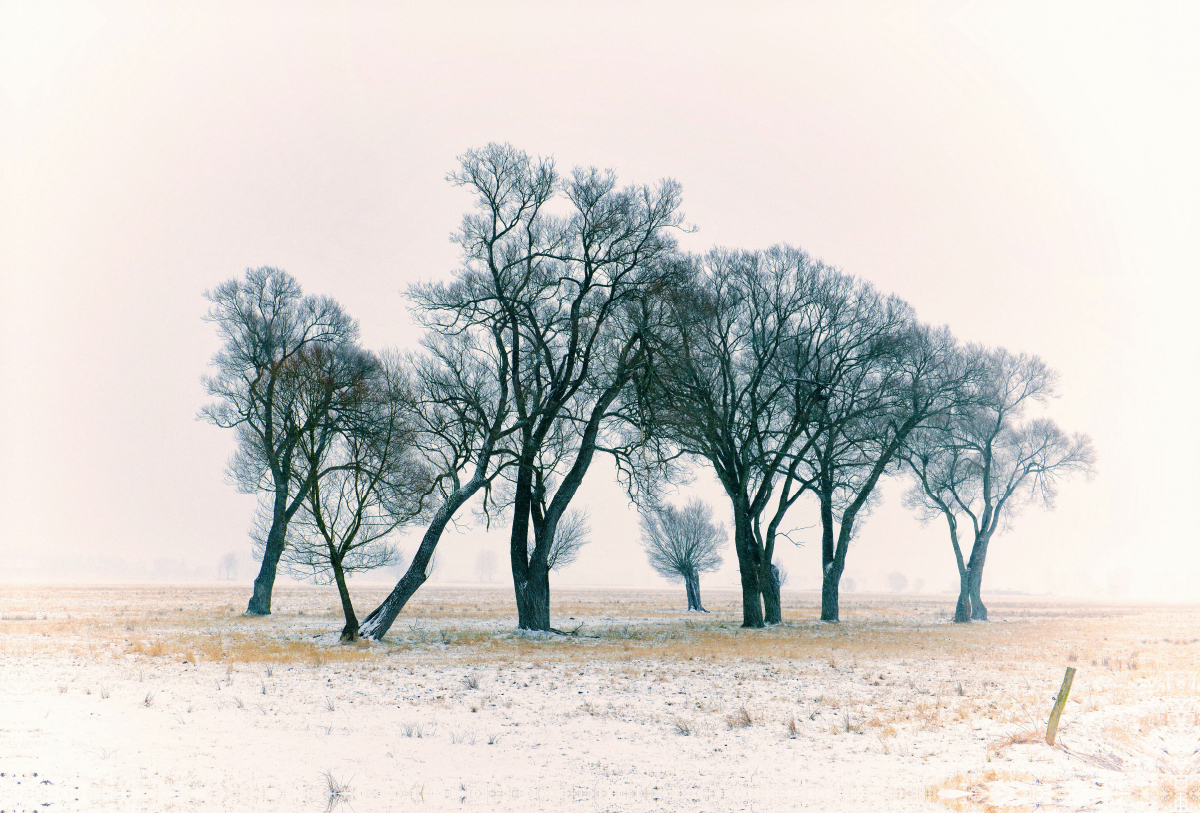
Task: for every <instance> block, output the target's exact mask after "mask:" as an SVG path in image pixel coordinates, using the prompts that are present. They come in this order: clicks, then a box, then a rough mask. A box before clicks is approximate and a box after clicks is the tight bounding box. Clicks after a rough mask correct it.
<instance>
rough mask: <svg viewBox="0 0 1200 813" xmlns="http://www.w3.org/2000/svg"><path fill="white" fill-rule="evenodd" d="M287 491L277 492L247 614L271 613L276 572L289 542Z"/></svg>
mask: <svg viewBox="0 0 1200 813" xmlns="http://www.w3.org/2000/svg"><path fill="white" fill-rule="evenodd" d="M286 506H287V492H283V493H282V494H280V493H278V492H276V495H275V506H274V509H273V510H272V512H271V530H270V531H269V532H268V533H267V541H266V544H265V545H264V546H263V560H262V566H261V567H260V568H259V569H258V577H257V578H255V579H254V592H253V593H252V594H251V595H250V603H249V604H248V605H247V606H246V615H270V614H271V593H272V591H273V590H274V589H275V573H276V572H277V571H278V569H279V558H280V557H281V556H283V548H284V545H285V544H286V542H287V526H288V515H287V510H286Z"/></svg>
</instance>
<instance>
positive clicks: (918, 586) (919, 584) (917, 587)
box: [913, 579, 925, 593]
mask: <svg viewBox="0 0 1200 813" xmlns="http://www.w3.org/2000/svg"><path fill="white" fill-rule="evenodd" d="M924 589H925V580H924V579H913V592H914V593H920V592H921V591H922V590H924Z"/></svg>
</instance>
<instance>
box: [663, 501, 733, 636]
mask: <svg viewBox="0 0 1200 813" xmlns="http://www.w3.org/2000/svg"><path fill="white" fill-rule="evenodd" d="M641 525H642V545H643V546H644V547H645V549H646V556H647V558H648V559H649V560H650V566H651V567H652V568H654V570H655V571H656V572H657V573H658V574H659V575H660V576H663V577H664V578H667V579H672V580H674V579H682V580H683V584H684V587H685V588H686V590H687V602H688V610H689V611H692V610H695V611H697V612H702V613H703V612H708V611H707V610H705V609H704V606H703V605H702V604H701V603H700V574H701V573H707V572H709V571H712V570H716V569H717V568H719V567H720V566H721V561H722V560H721V552H720V551H721V547H722V546H723V545H724V544H725V543H726V541H727V540H728V538H729V537H728V534H727V532H726V530H725V526H723V525H718V524H716V523H714V522H713V520H712V506H711V505H709V504H707V503H705V502H702V501H700V500H699V499H695V498H693V499H692V500H689V501H688V503H687V505H685V506H684V507H683V508H675V507H673V506H671V505H657V506H653V507H651V508H649V509H648V510H646V511H644V512H643V513H642V516H641Z"/></svg>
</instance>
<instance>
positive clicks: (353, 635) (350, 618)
mask: <svg viewBox="0 0 1200 813" xmlns="http://www.w3.org/2000/svg"><path fill="white" fill-rule="evenodd" d="M329 563H330V564H331V565H333V578H334V579H335V580H336V581H337V588H338V595H340V596H341V597H342V614H343V615H344V616H346V626H344V627H342V643H343V644H352V643H354V642H355V641H357V640H358V618H357V617H356V616H355V615H354V605H353V604H352V603H351V602H350V590H349V588H347V587H346V571H344V570H342V560H341V557H338V556H331V557H330V562H329Z"/></svg>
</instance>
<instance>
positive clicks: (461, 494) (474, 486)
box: [358, 476, 484, 641]
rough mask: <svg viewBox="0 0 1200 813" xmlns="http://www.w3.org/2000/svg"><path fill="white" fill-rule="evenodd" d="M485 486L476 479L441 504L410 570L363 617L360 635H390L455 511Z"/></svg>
mask: <svg viewBox="0 0 1200 813" xmlns="http://www.w3.org/2000/svg"><path fill="white" fill-rule="evenodd" d="M483 486H484V478H483V477H481V476H476V477H474V478H472V479H471V480H470V481H469V482H468V483H466V484H465V485H464V486H463V487H462V488H460V489H458V490H457V491H455V492H454V493H453V494H451V495H450V496H449V497H448V498H447V499H446V501H445V502H443V503H442V505H441V507H440V508H438V511H437V513H436V514H435V515H434V517H433V519H432V520H431V521H430V523H429V527H427V528H426V529H425V535H424V536H423V537H421V544H420V546H419V547H418V548H417V552H416V553H415V554H414V555H413V558H412V561H411V562H410V563H409V565H408V570H406V571H405V573H404V575H403V576H402V577H401V578H400V581H399V582H397V583H396V586H395V587H393V588H392V592H391V593H389V594H388V597H387V598H385V599H384V600H383V603H382V604H380V605H379V606H378V607H376V608H375V609H374V610H372V611H371V614H370V615H368V616H367V617H366V618H364V619H363V620H362V623H361V624H359V625H358V634H359V635H360V636H362V637H363V638H368V639H370V640H373V641H378V640H379V639H381V638H382V637H383V636H385V635H387V633H388V630H390V629H391V628H392V624H394V623H395V622H396V617H397V616H398V615H400V611H401V610H403V609H404V605H405V604H407V603H408V600H409V599H410V598H412V597H413V595H414V594H416V592H417V590H419V589H420V587H421V585H423V584H424V583H425V580H426V579H428V578H429V563H430V562H431V561H432V560H433V554H434V552H435V551H436V550H437V545H438V542H439V541H440V540H441V538H442V532H443V531H445V530H446V526H447V525H449V524H450V520H451V519H453V518H454V514H455V512H456V511H458V509H459V508H462V506H463V505H465V504H466V502H467V501H468V500H470V499H471V498H472V497H473V496H475V494H476V493H477V492H478V491H479V489H481V488H483Z"/></svg>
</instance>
